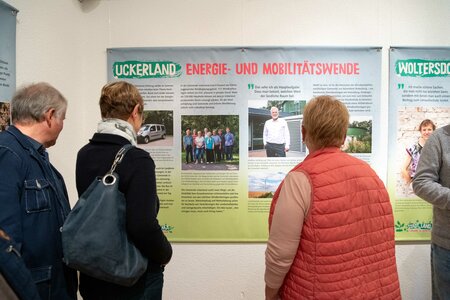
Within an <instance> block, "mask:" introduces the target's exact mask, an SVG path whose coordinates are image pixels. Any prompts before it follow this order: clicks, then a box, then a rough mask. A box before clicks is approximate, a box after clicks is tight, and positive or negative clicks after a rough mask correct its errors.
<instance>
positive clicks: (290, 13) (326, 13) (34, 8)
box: [6, 0, 450, 300]
mask: <svg viewBox="0 0 450 300" xmlns="http://www.w3.org/2000/svg"><path fill="white" fill-rule="evenodd" d="M6 2H8V3H9V4H11V5H13V6H15V7H16V8H17V9H19V10H20V12H19V15H18V18H17V85H18V86H20V85H22V84H24V83H29V82H36V81H48V82H50V83H51V84H53V85H54V86H56V87H57V88H58V89H60V90H61V91H62V92H63V94H64V95H65V96H66V97H67V98H68V100H69V111H68V114H67V120H66V122H65V128H64V130H63V132H62V134H61V136H60V138H59V140H58V143H57V145H56V146H54V147H52V148H51V149H50V155H51V159H52V161H53V163H54V164H55V165H56V166H57V168H58V169H59V170H60V171H61V172H62V173H63V175H64V176H65V178H66V182H67V184H68V186H69V193H70V196H71V199H72V203H73V202H74V201H75V200H76V191H75V179H74V165H75V157H76V152H77V150H78V149H79V148H80V147H81V146H82V145H83V144H85V143H86V142H87V140H88V138H89V137H90V136H91V135H92V133H93V131H94V129H95V127H96V124H97V122H98V120H99V109H98V105H97V102H98V96H99V92H100V88H101V86H102V85H103V84H105V82H106V48H108V47H155V46H158V47H164V46H242V45H246V46H265V45H268V46H273V45H280V46H382V47H383V66H382V68H383V72H382V73H383V78H382V91H381V96H382V97H381V98H382V106H381V109H382V111H383V113H382V122H381V124H382V125H381V130H383V131H387V130H388V127H387V109H388V103H387V99H388V51H387V49H388V48H389V46H450V27H449V26H448V20H450V1H448V0H428V1H423V0H394V1H393V0H378V1H374V0H342V1H332V0H279V1H270V0H227V1H223V0H222V1H218V0H185V1H180V0H165V1H156V0H102V1H100V0H84V1H83V2H82V3H80V2H79V1H78V0H66V1H61V0H33V1H27V0H6ZM382 138H383V139H385V138H386V136H383V137H382ZM380 142H381V145H382V149H381V151H382V152H383V154H385V155H382V156H384V157H386V155H387V140H382V141H380ZM375 163H376V164H375V165H376V166H377V171H378V172H379V174H386V166H385V165H384V164H385V163H384V162H379V163H377V162H375ZM383 179H385V178H383ZM264 250H265V245H264V244H175V245H174V257H173V260H172V262H171V263H170V264H169V266H168V267H167V270H166V272H165V280H166V282H165V286H164V299H196V300H199V299H205V300H206V299H207V300H209V299H215V300H216V299H226V300H228V299H263V297H264V296H263V295H264V281H263V273H264ZM397 262H398V267H399V271H400V281H401V288H402V293H403V298H404V299H417V300H423V299H430V293H431V292H430V291H431V287H430V271H429V245H427V244H414V243H411V244H401V245H398V246H397Z"/></svg>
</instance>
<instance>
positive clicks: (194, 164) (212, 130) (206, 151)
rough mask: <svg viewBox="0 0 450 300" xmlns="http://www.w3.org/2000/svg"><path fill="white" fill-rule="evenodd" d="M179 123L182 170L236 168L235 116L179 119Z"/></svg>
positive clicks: (236, 120) (237, 160) (237, 144)
mask: <svg viewBox="0 0 450 300" xmlns="http://www.w3.org/2000/svg"><path fill="white" fill-rule="evenodd" d="M181 124H182V128H183V130H184V131H183V133H182V146H183V147H182V169H183V170H196V169H198V170H205V169H206V170H237V169H238V167H239V143H238V136H239V134H238V133H239V118H238V116H236V115H232V116H223V115H219V116H213V115H211V116H182V118H181ZM213 165H215V166H213Z"/></svg>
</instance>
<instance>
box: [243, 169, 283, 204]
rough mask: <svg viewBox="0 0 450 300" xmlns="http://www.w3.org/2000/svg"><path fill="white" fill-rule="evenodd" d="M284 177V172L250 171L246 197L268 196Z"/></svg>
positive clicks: (271, 194)
mask: <svg viewBox="0 0 450 300" xmlns="http://www.w3.org/2000/svg"><path fill="white" fill-rule="evenodd" d="M284 177H286V173H284V172H252V173H249V174H248V198H249V199H257V198H270V199H272V197H273V195H274V194H275V191H276V190H277V188H278V186H279V185H280V183H281V181H283V179H284Z"/></svg>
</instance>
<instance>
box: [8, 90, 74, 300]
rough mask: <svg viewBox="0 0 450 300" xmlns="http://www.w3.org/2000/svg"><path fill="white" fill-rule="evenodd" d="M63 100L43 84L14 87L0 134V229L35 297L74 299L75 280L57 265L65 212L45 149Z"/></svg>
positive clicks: (58, 123)
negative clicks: (27, 275)
mask: <svg viewBox="0 0 450 300" xmlns="http://www.w3.org/2000/svg"><path fill="white" fill-rule="evenodd" d="M66 109H67V100H66V99H65V98H64V96H63V95H62V94H61V93H60V92H59V91H58V90H56V89H55V88H54V87H52V86H51V85H49V84H47V83H36V84H31V85H28V86H25V87H23V88H21V89H19V90H18V91H17V92H16V94H15V95H14V97H13V99H12V100H11V119H12V123H13V125H12V126H10V127H9V128H8V130H6V131H3V132H1V133H0V166H1V170H0V227H1V228H3V229H4V230H5V231H6V232H7V233H8V234H9V236H10V237H11V238H12V239H13V240H14V241H15V243H16V244H17V252H18V253H17V254H18V255H21V256H22V258H23V259H24V261H25V264H26V266H27V268H28V269H29V270H30V272H31V276H32V278H33V280H34V282H35V284H36V287H37V289H38V292H39V295H40V297H41V299H55V300H56V299H58V300H60V299H62V300H64V299H76V297H77V295H76V292H77V277H76V272H75V271H74V270H71V269H69V268H68V267H66V266H65V265H64V264H63V260H62V258H63V253H62V245H61V232H60V228H61V226H62V225H63V223H64V220H65V218H66V216H67V215H68V213H69V211H70V205H69V201H68V195H67V191H66V187H65V184H64V179H63V178H62V176H61V174H60V173H59V172H58V171H57V170H56V169H55V168H54V167H53V166H52V164H51V163H50V161H49V159H48V154H47V150H46V149H47V148H48V147H51V146H53V145H54V144H55V143H56V140H57V138H58V135H59V133H60V132H61V130H62V129H63V123H64V118H65V114H66Z"/></svg>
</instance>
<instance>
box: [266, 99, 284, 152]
mask: <svg viewBox="0 0 450 300" xmlns="http://www.w3.org/2000/svg"><path fill="white" fill-rule="evenodd" d="M270 113H271V115H272V119H270V120H267V121H266V122H265V124H264V132H263V143H264V148H265V149H266V155H267V157H286V152H288V151H289V146H290V135H289V128H288V125H287V123H286V121H285V120H284V119H280V118H279V112H278V108H277V107H272V108H271V109H270Z"/></svg>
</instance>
